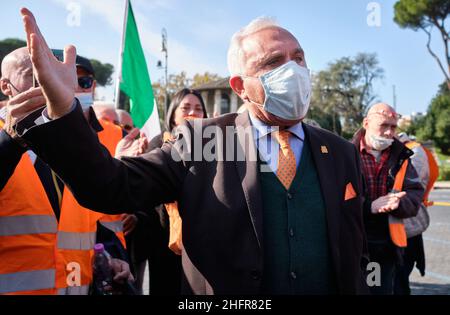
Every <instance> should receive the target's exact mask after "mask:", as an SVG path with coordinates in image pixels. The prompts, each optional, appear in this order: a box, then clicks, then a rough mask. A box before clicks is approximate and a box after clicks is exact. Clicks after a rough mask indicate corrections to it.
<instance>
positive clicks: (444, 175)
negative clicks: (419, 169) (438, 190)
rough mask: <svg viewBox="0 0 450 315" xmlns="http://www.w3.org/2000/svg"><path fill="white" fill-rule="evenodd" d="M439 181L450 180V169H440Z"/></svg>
mask: <svg viewBox="0 0 450 315" xmlns="http://www.w3.org/2000/svg"><path fill="white" fill-rule="evenodd" d="M438 180H445V181H448V180H450V168H441V169H439V177H438Z"/></svg>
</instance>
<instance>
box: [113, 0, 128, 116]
mask: <svg viewBox="0 0 450 315" xmlns="http://www.w3.org/2000/svg"><path fill="white" fill-rule="evenodd" d="M129 3H130V0H125V13H124V18H123V27H122V41H121V43H120V51H119V62H118V63H117V79H116V94H115V95H116V96H115V97H116V99H115V107H116V108H119V106H120V81H121V79H122V63H123V51H124V49H125V34H126V32H127V20H128V8H129V7H130V6H129Z"/></svg>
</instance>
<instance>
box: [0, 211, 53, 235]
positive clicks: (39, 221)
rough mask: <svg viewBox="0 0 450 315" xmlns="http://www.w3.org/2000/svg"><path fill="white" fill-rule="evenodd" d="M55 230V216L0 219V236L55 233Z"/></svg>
mask: <svg viewBox="0 0 450 315" xmlns="http://www.w3.org/2000/svg"><path fill="white" fill-rule="evenodd" d="M57 229H58V223H57V222H56V219H55V216H50V215H29V216H17V217H0V236H13V235H22V234H47V233H56V231H57Z"/></svg>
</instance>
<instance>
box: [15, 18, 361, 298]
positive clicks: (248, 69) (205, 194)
mask: <svg viewBox="0 0 450 315" xmlns="http://www.w3.org/2000/svg"><path fill="white" fill-rule="evenodd" d="M22 14H23V17H24V22H25V29H26V32H27V35H28V36H27V37H28V39H29V40H30V50H31V55H32V60H33V63H34V65H35V67H36V72H37V76H38V80H39V82H40V83H41V85H42V87H43V89H44V92H45V95H46V97H47V99H48V102H47V114H48V116H49V118H50V119H52V120H53V121H51V122H48V123H46V124H44V125H41V126H29V127H28V128H27V129H28V131H27V132H25V133H23V134H18V135H15V137H21V139H23V140H25V141H27V142H28V143H30V145H32V146H33V147H35V148H36V150H37V152H38V154H39V155H41V156H42V158H44V159H45V160H46V161H47V162H48V163H49V164H50V165H52V167H53V168H54V169H56V170H57V172H58V174H59V175H60V176H61V177H62V178H63V179H64V181H66V182H67V183H68V184H69V186H70V187H71V188H72V190H73V192H74V194H75V196H76V198H77V199H78V200H79V201H80V203H82V204H83V205H86V206H88V207H90V208H93V209H97V210H98V211H102V212H107V213H116V212H117V211H119V210H120V209H129V210H130V212H131V211H139V210H145V209H148V208H151V207H154V206H156V205H158V204H161V203H169V202H174V201H178V205H179V211H180V215H181V217H182V219H183V246H184V251H183V257H182V262H183V269H184V271H185V272H184V276H183V286H184V289H183V293H194V294H336V293H337V294H359V293H366V292H368V291H367V286H366V283H365V278H364V270H363V268H364V267H365V266H364V263H365V262H366V259H365V248H366V246H365V232H364V227H363V220H362V219H363V218H362V203H363V199H362V175H361V172H360V168H359V166H360V160H359V156H358V152H357V150H356V148H355V147H354V146H353V145H352V144H351V143H349V142H346V141H345V140H343V139H341V138H339V137H337V136H335V135H334V134H331V133H329V132H327V131H324V130H321V129H317V128H314V127H311V126H308V125H305V124H303V123H302V119H303V118H304V117H305V115H306V113H307V111H308V106H309V101H310V95H311V83H310V76H309V71H308V69H307V68H306V60H305V56H304V52H303V49H302V48H301V46H300V44H299V42H298V41H297V39H296V38H295V37H294V36H293V35H292V34H291V33H290V32H288V31H287V30H285V29H284V28H282V27H280V26H278V25H277V24H276V23H274V22H273V21H272V20H269V19H266V18H259V19H256V20H254V21H253V22H251V23H250V24H249V25H248V26H246V27H244V28H243V29H242V30H240V31H239V32H237V33H236V34H235V35H234V36H233V38H232V40H231V45H230V49H229V54H228V56H229V58H228V62H229V68H230V72H231V79H230V85H231V87H232V88H233V90H234V92H235V93H237V94H238V95H239V97H240V98H241V99H242V100H244V101H245V102H246V104H247V106H248V111H246V112H244V113H242V114H239V115H238V114H228V115H223V116H220V117H217V118H213V119H204V120H191V121H188V122H187V123H185V124H184V125H183V126H182V128H181V131H180V132H179V133H178V136H177V138H176V139H175V140H174V141H172V142H166V143H164V145H163V147H162V148H161V149H156V150H154V151H152V152H150V153H147V154H144V155H142V156H141V157H138V158H123V159H122V160H115V159H113V158H112V157H111V156H110V155H109V153H108V152H107V151H106V150H105V149H104V148H103V147H102V146H101V145H100V144H99V142H98V140H97V138H96V137H95V135H94V134H93V133H92V132H90V131H89V128H87V124H86V122H85V121H84V120H83V118H82V115H81V111H80V107H79V105H78V102H77V101H76V100H75V101H74V93H73V85H74V73H73V72H74V68H73V63H74V56H75V48H74V47H73V46H68V47H67V48H66V60H65V62H64V63H60V62H58V61H57V60H55V59H54V58H53V57H52V56H51V54H50V53H49V51H48V49H47V45H46V43H45V40H44V38H43V37H42V35H41V33H40V32H39V29H38V27H37V25H36V21H35V19H34V17H33V16H32V14H31V12H29V11H28V10H26V9H22ZM25 121H28V122H29V119H25ZM23 123H25V122H23ZM19 129H20V128H19ZM20 130H22V129H20ZM211 130H213V131H215V136H216V137H215V138H216V139H217V138H220V139H219V140H220V141H219V140H217V143H216V145H215V152H216V153H217V152H219V153H223V156H226V157H227V158H226V159H225V160H224V159H214V158H213V159H210V156H206V155H205V156H198V153H199V152H200V153H202V152H205V151H208V148H209V150H210V151H211V152H212V150H211V143H210V141H211V137H212V136H211ZM246 131H249V132H246ZM204 132H205V133H204ZM207 133H209V135H207ZM199 134H200V135H204V138H202V137H201V136H200V137H198V135H199ZM67 143H71V144H72V145H70V146H69V145H67ZM74 143H80V144H82V145H73V144H74ZM184 147H190V148H192V150H182V148H184ZM233 148H235V149H236V150H234V151H233ZM239 152H240V153H242V155H239V154H238V153H239ZM257 152H259V154H257ZM200 155H201V154H200ZM74 165H75V167H74Z"/></svg>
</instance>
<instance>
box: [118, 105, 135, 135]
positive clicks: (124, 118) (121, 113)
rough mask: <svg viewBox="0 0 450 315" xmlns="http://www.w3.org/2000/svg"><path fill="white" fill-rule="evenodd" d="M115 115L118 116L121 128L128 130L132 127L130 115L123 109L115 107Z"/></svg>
mask: <svg viewBox="0 0 450 315" xmlns="http://www.w3.org/2000/svg"><path fill="white" fill-rule="evenodd" d="M116 113H117V116H118V117H119V123H120V125H121V126H122V128H123V129H125V130H127V131H130V130H131V129H133V126H134V123H133V118H131V115H130V114H129V113H128V112H127V111H125V110H123V109H116Z"/></svg>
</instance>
